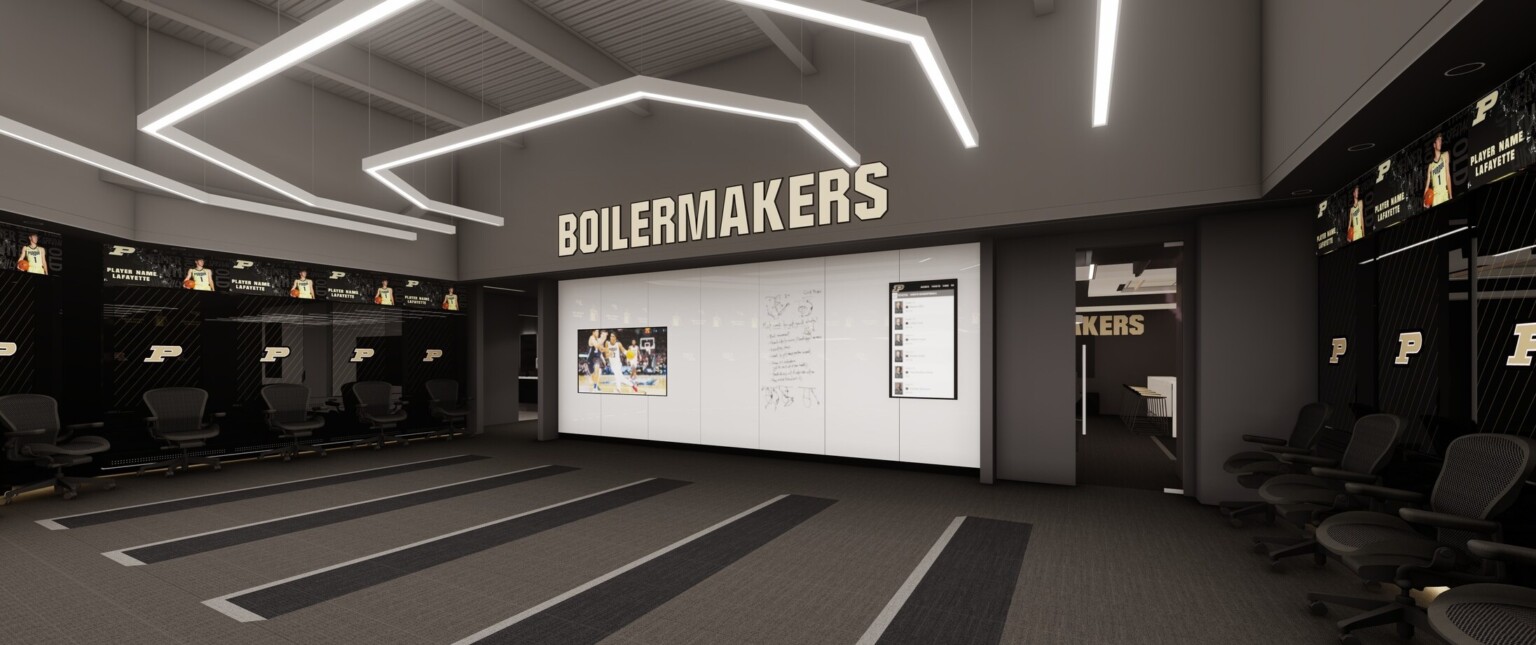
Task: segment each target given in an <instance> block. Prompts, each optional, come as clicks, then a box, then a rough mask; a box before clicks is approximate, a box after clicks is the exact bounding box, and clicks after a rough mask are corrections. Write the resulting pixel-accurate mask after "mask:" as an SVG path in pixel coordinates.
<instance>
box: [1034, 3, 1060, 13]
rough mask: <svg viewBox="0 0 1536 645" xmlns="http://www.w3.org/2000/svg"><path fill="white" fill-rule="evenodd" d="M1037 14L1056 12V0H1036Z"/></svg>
mask: <svg viewBox="0 0 1536 645" xmlns="http://www.w3.org/2000/svg"><path fill="white" fill-rule="evenodd" d="M1034 2H1035V15H1037V16H1045V15H1049V14H1053V13H1056V0H1034Z"/></svg>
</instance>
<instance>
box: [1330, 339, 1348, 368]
mask: <svg viewBox="0 0 1536 645" xmlns="http://www.w3.org/2000/svg"><path fill="white" fill-rule="evenodd" d="M1348 351H1349V339H1348V338H1344V337H1342V336H1341V337H1339V338H1335V339H1333V344H1332V350H1331V353H1329V354H1328V364H1329V365H1338V364H1339V359H1340V358H1341V357H1343V356H1344V354H1345V353H1346V352H1348Z"/></svg>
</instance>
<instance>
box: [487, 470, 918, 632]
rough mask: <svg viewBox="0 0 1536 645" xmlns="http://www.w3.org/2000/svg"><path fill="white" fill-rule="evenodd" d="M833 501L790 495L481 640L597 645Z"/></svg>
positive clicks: (818, 511)
mask: <svg viewBox="0 0 1536 645" xmlns="http://www.w3.org/2000/svg"><path fill="white" fill-rule="evenodd" d="M834 502H835V500H830V499H821V498H818V497H802V496H799V495H790V496H788V497H785V498H784V499H781V500H779V501H777V502H774V503H773V504H770V505H768V506H765V507H763V508H761V509H759V510H757V511H756V512H753V513H752V514H750V515H747V516H745V517H742V518H740V519H738V520H736V521H734V522H731V523H730V524H727V525H725V526H723V527H721V528H719V529H716V530H715V531H713V532H711V533H709V534H707V535H704V536H703V537H700V538H699V539H697V540H694V541H692V542H689V543H687V544H685V545H683V546H681V547H679V548H677V549H675V550H673V551H670V552H667V553H665V554H662V555H661V556H660V557H657V558H656V559H654V560H651V561H649V562H646V563H645V564H642V565H640V566H638V567H635V568H634V569H630V570H629V571H626V572H624V573H622V574H620V575H618V576H616V577H614V578H612V579H610V580H607V581H604V582H603V583H602V584H599V585H597V586H595V587H592V588H591V589H588V590H586V591H584V592H582V593H579V594H577V595H575V596H572V597H570V598H567V599H566V600H565V601H563V602H561V603H559V604H557V605H555V606H553V607H550V608H548V609H546V610H544V611H542V612H540V613H538V614H535V615H533V616H530V617H528V618H527V619H524V620H522V621H520V622H517V623H514V624H512V625H509V626H507V628H506V629H503V630H501V631H499V632H496V633H494V634H491V635H489V636H486V637H485V638H484V639H482V640H481V641H480V642H481V643H517V644H520V645H541V644H546V643H547V644H549V645H582V644H593V643H597V642H598V641H601V640H603V639H605V638H607V637H609V636H611V635H613V633H614V632H617V631H619V630H620V629H623V628H624V627H625V626H626V625H628V624H630V623H632V622H634V621H635V620H636V619H638V618H640V617H641V616H644V615H645V614H647V613H650V611H651V610H653V609H655V608H657V607H660V606H661V605H663V604H665V603H666V602H667V601H669V600H671V599H673V598H675V597H677V595H678V594H681V593H683V592H684V591H687V590H689V589H691V588H693V586H694V585H697V584H699V583H700V582H702V581H704V580H705V579H706V578H708V577H710V576H712V575H714V574H715V573H717V572H719V571H720V570H721V569H724V568H726V567H727V566H730V564H731V563H733V562H736V561H737V560H740V559H741V558H742V557H744V556H746V555H747V554H749V553H752V552H753V551H756V550H757V549H758V548H759V547H761V546H763V545H764V544H767V543H769V542H771V541H773V539H774V538H777V537H778V536H780V535H782V534H783V533H784V532H786V531H788V530H790V529H792V528H794V527H796V526H798V525H799V524H800V523H801V522H804V521H806V520H807V519H810V518H811V516H813V515H815V514H817V513H820V512H821V511H822V509H825V508H826V507H828V506H831V505H832V504H833V503H834ZM935 642H937V641H935Z"/></svg>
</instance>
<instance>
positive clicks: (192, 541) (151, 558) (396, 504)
mask: <svg viewBox="0 0 1536 645" xmlns="http://www.w3.org/2000/svg"><path fill="white" fill-rule="evenodd" d="M573 470H576V469H575V468H572V467H570V466H542V467H539V468H534V469H531V470H523V471H519V472H514V473H506V474H504V475H497V476H495V477H489V478H486V479H479V480H475V481H470V482H464V483H461V484H453V485H449V486H443V487H441V488H434V489H432V490H424V491H418V492H415V493H407V494H405V495H400V496H398V497H390V498H387V499H380V500H375V501H372V502H364V503H362V504H354V505H352V506H344V507H342V508H333V509H329V510H324V511H320V512H318V513H310V514H307V515H299V516H297V517H290V518H285V519H281V520H277V521H274V522H265V523H262V524H255V525H252V526H246V527H241V528H237V529H231V530H228V531H220V532H218V533H209V534H206V535H198V536H193V537H188V538H184V539H181V540H175V541H172V542H164V543H161V544H155V545H151V546H146V547H141V548H137V549H130V550H128V551H124V552H123V554H124V555H127V556H129V557H132V558H133V559H135V560H138V561H139V562H143V563H144V564H154V563H156V562H165V561H166V560H174V559H176V558H184V557H187V556H189V555H196V554H198V553H206V552H208V551H214V550H217V549H223V548H227V547H231V546H235V545H237V544H245V543H247V542H255V541H257V540H265V539H267V538H271V537H276V536H279V535H285V534H288V533H296V532H298V531H305V530H308V529H313V528H318V527H321V526H327V525H330V524H337V523H340V522H346V521H348V520H355V519H358V518H361V517H368V516H370V515H378V514H380V513H387V512H389V511H395V510H399V509H402V508H408V507H411V506H418V505H421V504H427V503H431V502H436V501H441V500H445V499H449V498H452V497H459V496H461V495H469V494H471V493H478V492H481V491H487V490H491V489H493V488H501V487H503V486H511V485H512V484H516V483H519V482H525V481H530V480H534V479H540V478H543V477H549V476H551V475H559V474H561V473H568V472H571V471H573Z"/></svg>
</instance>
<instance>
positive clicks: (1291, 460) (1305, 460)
mask: <svg viewBox="0 0 1536 645" xmlns="http://www.w3.org/2000/svg"><path fill="white" fill-rule="evenodd" d="M1280 461H1282V462H1284V463H1287V464H1291V465H1293V466H1294V465H1304V466H1322V467H1324V468H1328V467H1332V466H1333V465H1335V464H1337V463H1338V460H1336V459H1329V458H1327V457H1317V456H1314V455H1280Z"/></svg>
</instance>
